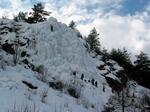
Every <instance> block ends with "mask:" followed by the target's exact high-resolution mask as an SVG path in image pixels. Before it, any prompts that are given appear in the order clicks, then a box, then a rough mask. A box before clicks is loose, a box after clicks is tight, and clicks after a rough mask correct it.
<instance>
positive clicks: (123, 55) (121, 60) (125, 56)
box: [110, 48, 131, 68]
mask: <svg viewBox="0 0 150 112" xmlns="http://www.w3.org/2000/svg"><path fill="white" fill-rule="evenodd" d="M110 57H111V59H113V60H115V61H116V62H117V63H118V64H119V65H121V66H123V67H126V68H127V67H130V65H131V60H130V54H129V53H128V51H127V50H126V49H125V48H124V49H123V50H121V49H117V50H116V49H112V51H111V53H110Z"/></svg>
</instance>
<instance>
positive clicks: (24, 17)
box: [14, 12, 27, 22]
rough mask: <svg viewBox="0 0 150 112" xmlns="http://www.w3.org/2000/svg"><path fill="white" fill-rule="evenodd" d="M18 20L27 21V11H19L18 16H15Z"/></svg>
mask: <svg viewBox="0 0 150 112" xmlns="http://www.w3.org/2000/svg"><path fill="white" fill-rule="evenodd" d="M14 20H15V21H16V22H20V21H21V22H26V21H27V13H26V12H25V13H24V12H19V13H18V15H17V16H15V17H14Z"/></svg>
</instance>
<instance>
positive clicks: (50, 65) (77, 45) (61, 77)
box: [0, 18, 112, 112]
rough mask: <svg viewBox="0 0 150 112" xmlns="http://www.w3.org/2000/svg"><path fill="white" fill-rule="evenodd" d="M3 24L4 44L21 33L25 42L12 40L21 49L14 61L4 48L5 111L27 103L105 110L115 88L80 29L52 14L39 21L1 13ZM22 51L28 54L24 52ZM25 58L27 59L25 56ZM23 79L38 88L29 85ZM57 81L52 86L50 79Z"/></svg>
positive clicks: (44, 111) (51, 109)
mask: <svg viewBox="0 0 150 112" xmlns="http://www.w3.org/2000/svg"><path fill="white" fill-rule="evenodd" d="M0 24H1V35H0V39H1V45H4V44H6V43H7V44H10V45H11V44H14V43H15V42H16V41H17V39H18V38H16V37H17V36H18V37H19V42H20V43H22V46H19V45H18V44H17V45H18V46H19V47H18V46H17V45H16V44H14V45H13V48H14V47H15V50H16V51H15V52H17V56H16V57H17V58H16V57H15V58H16V59H17V64H16V65H15V64H14V63H13V62H14V54H10V53H8V52H7V53H6V52H5V51H4V50H2V49H0V59H1V60H0V61H1V62H0V64H1V68H0V108H1V112H5V111H7V112H8V110H9V111H11V109H12V110H13V109H14V108H17V109H18V108H21V107H22V108H23V107H26V106H30V108H36V109H37V110H38V111H39V112H100V111H102V110H103V108H104V105H105V104H106V102H107V101H108V99H109V98H110V96H111V95H112V92H111V88H110V87H109V86H108V85H107V83H106V80H105V78H104V77H103V76H101V74H100V72H99V70H98V69H97V67H96V65H97V61H98V59H94V58H92V57H91V56H90V54H89V53H88V52H87V49H86V48H85V44H86V43H85V41H84V40H83V39H81V38H80V37H79V32H78V31H77V30H76V29H71V28H69V27H67V26H66V25H65V24H62V23H60V22H57V20H56V19H54V18H50V19H49V20H48V21H46V22H42V23H38V24H27V23H21V22H18V23H16V22H14V21H12V20H4V19H1V20H0ZM14 29H16V30H14ZM23 44H25V45H23ZM1 47H2V46H1ZM22 52H26V54H28V56H21V55H22ZM25 59H26V60H27V61H28V63H24V62H23V60H25ZM29 63H30V64H32V65H34V69H35V67H39V66H40V67H41V66H42V71H41V72H37V71H36V70H32V69H31V68H30V66H29ZM81 76H83V77H82V79H81ZM41 77H43V78H44V79H41ZM23 81H26V82H27V83H30V84H32V85H34V86H36V87H37V89H31V88H29V87H28V86H27V85H26V84H24V83H23ZM53 81H59V82H61V83H63V87H62V90H57V89H54V88H52V87H49V82H53ZM104 83H105V91H103V86H104V85H103V84H104ZM69 87H72V88H74V89H75V91H76V92H77V93H78V95H79V97H78V98H74V97H73V96H71V95H70V94H69V93H68V88H69ZM45 94H46V95H45Z"/></svg>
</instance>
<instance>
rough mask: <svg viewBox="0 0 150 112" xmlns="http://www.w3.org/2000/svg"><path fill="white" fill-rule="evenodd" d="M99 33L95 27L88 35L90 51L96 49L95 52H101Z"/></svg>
mask: <svg viewBox="0 0 150 112" xmlns="http://www.w3.org/2000/svg"><path fill="white" fill-rule="evenodd" d="M98 36H99V34H98V33H97V31H96V29H95V28H93V29H92V30H91V32H90V34H89V35H88V37H87V39H86V41H87V43H88V44H89V47H90V51H94V52H95V53H97V54H99V53H100V42H99V38H98Z"/></svg>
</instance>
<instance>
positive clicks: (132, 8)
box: [120, 0, 150, 15]
mask: <svg viewBox="0 0 150 112" xmlns="http://www.w3.org/2000/svg"><path fill="white" fill-rule="evenodd" d="M149 3H150V0H123V3H122V8H121V10H120V13H121V14H123V15H127V14H131V15H134V14H135V13H136V12H142V11H144V10H145V8H146V6H148V5H149Z"/></svg>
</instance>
